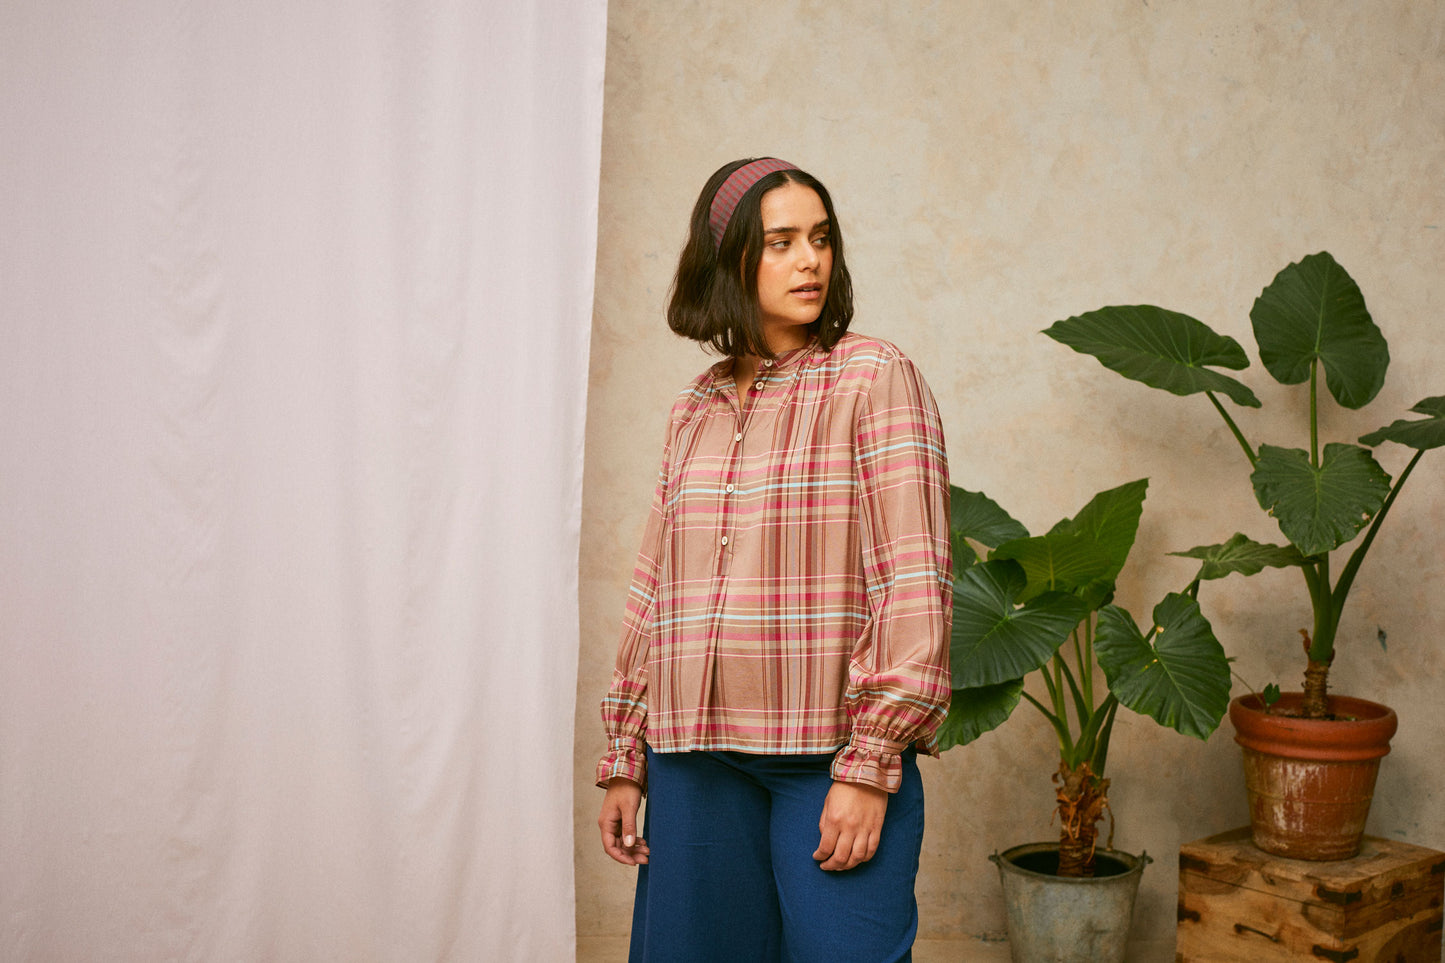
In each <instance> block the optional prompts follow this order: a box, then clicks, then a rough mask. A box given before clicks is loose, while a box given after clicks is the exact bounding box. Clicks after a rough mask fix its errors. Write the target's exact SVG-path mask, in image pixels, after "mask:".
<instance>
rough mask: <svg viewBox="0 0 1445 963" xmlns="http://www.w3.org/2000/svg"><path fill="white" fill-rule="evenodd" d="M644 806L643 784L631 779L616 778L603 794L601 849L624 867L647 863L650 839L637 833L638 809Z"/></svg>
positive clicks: (599, 821) (599, 825)
mask: <svg viewBox="0 0 1445 963" xmlns="http://www.w3.org/2000/svg"><path fill="white" fill-rule="evenodd" d="M641 805H642V787H641V786H639V785H638V784H637V783H635V782H633V781H632V780H631V779H613V780H612V781H611V782H609V783H608V784H607V795H606V796H604V797H602V815H600V816H598V817H597V826H598V828H599V829H601V830H602V848H603V849H604V850H606V852H607V855H608V856H611V857H612V858H613V859H615V860H617V861H618V862H619V863H621V864H622V865H624V866H636V865H637V864H639V863H645V862H647V840H645V839H642V838H640V837H638V835H637V810H638V808H639V807H641Z"/></svg>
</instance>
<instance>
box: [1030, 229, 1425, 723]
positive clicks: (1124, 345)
mask: <svg viewBox="0 0 1445 963" xmlns="http://www.w3.org/2000/svg"><path fill="white" fill-rule="evenodd" d="M1249 317H1250V322H1251V324H1252V325H1253V328H1254V337H1255V341H1256V342H1257V343H1258V346H1259V358H1260V361H1261V362H1262V363H1263V364H1264V368H1265V370H1266V371H1268V372H1269V374H1270V375H1271V376H1272V377H1273V378H1274V379H1275V380H1276V381H1278V382H1280V383H1281V384H1284V385H1307V386H1308V387H1307V388H1306V389H1305V391H1304V393H1303V401H1305V402H1307V404H1308V424H1309V439H1308V447H1307V448H1284V447H1278V446H1275V445H1268V444H1261V445H1260V446H1259V447H1258V448H1256V447H1255V446H1253V445H1252V444H1250V442H1249V441H1248V440H1246V438H1245V436H1244V433H1243V432H1242V431H1241V430H1240V427H1239V425H1238V424H1237V423H1236V421H1235V419H1234V418H1233V417H1232V416H1231V415H1230V413H1229V410H1228V409H1227V408H1226V407H1225V405H1224V403H1223V401H1222V400H1221V398H1227V399H1229V401H1231V402H1233V403H1234V404H1236V405H1240V406H1243V407H1247V408H1259V407H1261V403H1260V401H1259V399H1258V398H1257V397H1256V396H1255V394H1254V392H1253V391H1251V390H1250V389H1249V388H1248V387H1247V386H1245V385H1244V384H1243V383H1242V382H1240V381H1237V380H1236V379H1234V378H1231V377H1230V376H1228V375H1226V374H1222V373H1220V372H1219V371H1216V370H1213V369H1215V368H1225V369H1229V370H1235V371H1237V370H1241V369H1244V368H1247V367H1248V366H1249V359H1248V358H1247V357H1246V356H1245V353H1244V350H1243V349H1242V348H1241V347H1240V346H1239V343H1238V342H1236V341H1235V340H1234V339H1233V338H1230V337H1226V336H1224V335H1220V334H1217V333H1216V332H1215V331H1213V330H1212V329H1211V328H1209V327H1208V326H1207V325H1205V324H1203V323H1202V322H1200V321H1197V320H1195V319H1194V318H1192V317H1189V316H1188V315H1185V314H1180V313H1178V312H1176V311H1169V310H1166V309H1164V308H1159V307H1154V306H1152V305H1136V306H1127V307H1105V308H1100V309H1099V310H1097V311H1091V312H1089V313H1087V314H1081V315H1078V316H1076V317H1072V318H1068V319H1067V320H1064V321H1059V322H1057V323H1055V324H1054V325H1053V326H1052V327H1050V328H1049V329H1048V330H1047V331H1045V332H1044V333H1045V334H1047V335H1048V336H1049V337H1051V338H1053V339H1054V340H1055V341H1058V342H1060V343H1061V344H1065V345H1067V346H1069V347H1070V348H1073V349H1074V350H1075V351H1079V352H1081V353H1083V354H1089V355H1093V356H1094V357H1095V358H1097V359H1098V360H1099V361H1100V363H1102V364H1103V365H1104V366H1105V367H1106V368H1109V369H1111V370H1113V371H1116V372H1118V373H1119V374H1121V375H1123V376H1124V377H1126V378H1130V379H1133V380H1135V381H1140V382H1143V383H1144V384H1146V385H1149V386H1150V387H1153V388H1160V389H1162V390H1164V391H1168V392H1171V393H1172V394H1176V395H1193V394H1202V395H1204V396H1205V398H1207V399H1208V400H1209V403H1210V404H1211V405H1212V406H1213V407H1214V409H1215V410H1216V411H1217V412H1218V413H1219V415H1220V417H1222V418H1223V419H1224V423H1225V424H1226V425H1227V426H1228V427H1229V430H1230V432H1231V433H1232V434H1233V435H1234V438H1235V440H1236V441H1237V442H1238V443H1239V447H1240V448H1241V449H1242V450H1243V451H1244V456H1245V458H1247V459H1248V460H1249V465H1250V468H1251V474H1250V476H1249V477H1250V481H1251V482H1252V484H1253V486H1254V494H1255V498H1256V499H1257V501H1258V502H1259V505H1260V507H1261V508H1262V509H1263V510H1264V511H1265V512H1266V513H1268V514H1269V515H1270V516H1272V517H1273V518H1274V519H1275V520H1276V521H1277V522H1278V523H1279V528H1280V531H1281V532H1282V533H1283V534H1284V537H1285V538H1286V539H1287V540H1288V544H1286V545H1274V544H1261V543H1259V542H1255V541H1253V540H1252V539H1250V538H1248V537H1246V536H1245V535H1243V534H1239V533H1236V534H1235V535H1234V536H1233V537H1232V538H1230V539H1229V540H1228V541H1226V542H1223V543H1221V544H1217V545H1206V546H1200V547H1198V548H1193V549H1190V550H1189V551H1187V552H1176V553H1174V554H1177V555H1186V556H1190V557H1193V558H1198V559H1200V560H1201V561H1202V567H1201V569H1200V571H1199V575H1198V577H1197V578H1196V582H1195V587H1196V592H1195V594H1197V585H1198V581H1199V580H1203V579H1215V578H1223V577H1224V576H1226V575H1229V574H1231V573H1234V572H1239V573H1241V574H1244V575H1252V574H1254V573H1256V572H1258V571H1260V570H1261V569H1263V568H1264V567H1266V566H1271V567H1289V566H1294V567H1297V568H1299V570H1300V571H1301V573H1302V574H1303V576H1304V581H1305V586H1306V587H1307V589H1308V590H1309V597H1310V601H1311V604H1312V606H1313V609H1314V627H1313V631H1312V632H1309V631H1306V630H1301V632H1302V634H1303V635H1304V636H1305V642H1304V645H1305V650H1306V652H1307V653H1308V657H1307V663H1308V664H1307V667H1306V670H1305V679H1304V704H1303V710H1302V714H1303V715H1304V716H1306V717H1308V718H1327V717H1328V716H1329V708H1328V700H1327V698H1326V690H1327V688H1328V675H1329V668H1330V664H1331V662H1332V661H1333V660H1334V656H1335V641H1336V634H1337V632H1338V630H1339V625H1340V613H1341V611H1342V610H1343V609H1344V605H1345V599H1346V597H1347V596H1348V595H1349V591H1350V587H1351V586H1352V585H1353V584H1354V581H1355V576H1356V575H1357V574H1358V573H1359V569H1360V563H1361V562H1362V561H1364V558H1365V553H1366V552H1368V551H1369V549H1370V546H1371V545H1372V544H1373V543H1374V540H1375V535H1376V534H1377V533H1378V532H1379V530H1380V525H1381V523H1383V522H1384V520H1385V516H1386V515H1388V514H1389V512H1390V507H1391V506H1392V505H1393V504H1394V502H1395V498H1396V496H1397V495H1399V493H1400V489H1401V488H1402V487H1403V486H1404V484H1405V480H1406V479H1407V478H1409V477H1410V473H1411V472H1412V471H1414V470H1415V466H1416V465H1417V464H1418V463H1419V461H1420V458H1421V456H1422V455H1423V454H1424V453H1425V452H1426V451H1427V450H1429V449H1431V448H1438V447H1440V446H1441V445H1445V396H1436V397H1431V398H1426V399H1425V400H1424V401H1421V402H1420V403H1419V404H1417V405H1415V407H1414V408H1412V409H1411V411H1413V412H1414V413H1415V414H1417V415H1420V416H1422V417H1420V418H1416V419H1402V420H1398V421H1395V422H1394V423H1392V424H1390V425H1387V426H1386V427H1384V428H1380V429H1379V430H1377V431H1373V432H1370V433H1369V434H1367V435H1364V436H1362V437H1361V438H1360V439H1359V443H1358V444H1348V443H1342V442H1332V443H1328V444H1325V445H1324V447H1323V448H1321V444H1320V435H1319V421H1320V418H1319V406H1320V395H1321V391H1320V387H1321V385H1320V381H1321V379H1323V381H1324V387H1325V389H1327V391H1328V393H1329V395H1330V396H1331V397H1333V398H1334V400H1335V401H1336V402H1337V403H1338V404H1339V405H1341V406H1343V407H1345V408H1351V409H1354V408H1361V407H1363V406H1364V405H1366V404H1368V403H1369V402H1370V401H1371V400H1372V399H1373V398H1374V397H1375V396H1376V395H1377V394H1378V393H1379V391H1380V388H1381V386H1382V385H1383V384H1384V382H1385V371H1386V369H1387V368H1388V367H1389V363H1390V352H1389V348H1388V346H1387V345H1386V342H1385V337H1384V335H1383V334H1381V333H1380V329H1379V328H1378V327H1376V325H1375V322H1374V321H1373V320H1372V319H1371V317H1370V313H1369V311H1367V310H1366V308H1365V299H1364V297H1363V296H1362V295H1361V293H1360V289H1359V287H1358V286H1357V285H1356V284H1355V282H1354V281H1353V280H1352V279H1351V278H1350V276H1349V274H1347V273H1346V272H1345V270H1344V268H1342V267H1340V265H1339V264H1338V263H1337V262H1336V261H1335V259H1334V258H1333V257H1331V256H1330V255H1329V254H1328V253H1323V252H1322V253H1319V254H1313V255H1310V256H1309V257H1306V258H1303V259H1302V260H1300V261H1299V262H1298V263H1296V264H1291V265H1289V266H1288V267H1286V268H1285V269H1284V270H1282V271H1280V272H1279V274H1278V275H1277V276H1276V277H1275V279H1274V280H1273V281H1272V282H1271V283H1270V284H1269V286H1268V287H1266V288H1265V289H1264V291H1263V292H1262V293H1261V294H1260V296H1259V297H1258V298H1257V299H1256V300H1255V302H1254V307H1253V308H1252V309H1251V311H1250V313H1249ZM1386 441H1392V442H1395V443H1397V444H1401V445H1404V446H1406V447H1408V448H1413V449H1414V450H1415V452H1414V455H1413V457H1411V459H1410V461H1409V464H1407V465H1406V466H1405V468H1404V470H1403V471H1401V472H1400V476H1399V477H1398V478H1396V479H1394V480H1393V481H1392V480H1391V478H1390V475H1389V474H1388V473H1387V472H1386V471H1385V470H1384V469H1383V468H1381V467H1380V464H1379V462H1377V461H1376V460H1375V457H1374V454H1373V453H1372V451H1371V448H1373V447H1374V446H1377V445H1380V444H1382V443H1383V442H1386ZM1367 446H1368V447H1367ZM1362 531H1363V532H1364V538H1363V539H1362V540H1361V541H1360V543H1359V545H1358V546H1356V547H1355V549H1354V551H1353V552H1351V553H1350V555H1349V557H1348V558H1347V559H1346V560H1345V562H1344V565H1343V566H1342V567H1340V568H1339V569H1338V570H1337V571H1338V575H1337V576H1333V578H1334V581H1333V583H1332V582H1331V579H1332V571H1335V570H1334V569H1333V558H1332V553H1333V552H1334V551H1335V550H1336V549H1338V548H1340V547H1342V546H1344V545H1346V544H1348V543H1349V542H1351V541H1353V540H1354V539H1355V538H1356V537H1357V536H1358V535H1359V534H1360V533H1361V532H1362ZM1270 688H1271V689H1272V690H1273V691H1274V692H1275V693H1277V691H1278V690H1277V688H1276V687H1273V686H1271V687H1270Z"/></svg>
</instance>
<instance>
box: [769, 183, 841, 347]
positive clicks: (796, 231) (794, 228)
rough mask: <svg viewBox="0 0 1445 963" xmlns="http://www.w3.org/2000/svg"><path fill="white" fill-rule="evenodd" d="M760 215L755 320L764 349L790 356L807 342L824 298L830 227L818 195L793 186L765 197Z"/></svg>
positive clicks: (830, 264) (830, 251)
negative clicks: (809, 327)
mask: <svg viewBox="0 0 1445 963" xmlns="http://www.w3.org/2000/svg"><path fill="white" fill-rule="evenodd" d="M761 213H762V219H763V257H762V260H761V261H760V262H759V263H758V315H759V320H760V321H761V323H762V328H763V337H764V338H766V339H767V342H768V347H769V348H771V349H772V350H773V351H775V352H781V351H788V350H791V349H793V348H800V347H802V346H803V345H805V344H807V343H808V330H807V326H808V325H810V324H812V323H813V322H814V321H816V320H818V315H819V314H820V313H821V312H822V310H823V304H824V302H825V301H827V299H828V277H829V275H831V274H832V271H833V245H832V225H830V224H829V223H828V212H827V210H826V209H825V208H824V207H823V201H822V199H821V198H819V197H818V194H817V192H816V191H814V190H813V189H812V188H811V187H805V186H803V185H802V184H796V183H793V182H792V181H789V182H788V183H786V184H784V185H782V186H781V187H775V188H773V189H772V190H770V191H768V192H767V193H766V194H764V195H763V200H762V210H761Z"/></svg>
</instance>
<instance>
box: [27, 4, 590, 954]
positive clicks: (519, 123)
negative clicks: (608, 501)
mask: <svg viewBox="0 0 1445 963" xmlns="http://www.w3.org/2000/svg"><path fill="white" fill-rule="evenodd" d="M605 33H606V5H605V0H573V2H560V0H558V2H532V3H508V4H500V3H480V4H478V3H467V2H454V3H446V2H428V0H422V2H419V3H415V4H397V3H385V2H380V0H360V2H354V3H315V2H300V3H298V2H296V0H251V2H248V3H229V4H197V3H193V2H185V0H155V2H141V3H127V4H115V3H104V2H100V0H94V2H81V0H10V2H7V3H6V4H4V6H3V9H0V130H3V131H4V134H3V135H0V959H4V960H6V961H30V960H34V961H47V963H49V961H94V960H136V961H156V960H202V961H212V960H296V961H315V960H345V961H360V960H386V961H405V963H416V961H424V960H547V961H551V960H563V959H570V958H572V956H573V943H574V939H573V935H574V934H573V929H574V924H573V896H572V789H571V781H572V778H571V772H572V734H571V726H572V719H573V691H574V684H575V677H576V652H577V611H576V555H577V542H578V531H579V514H580V502H581V496H580V485H581V478H582V438H583V434H582V433H583V418H584V404H585V387H586V382H587V348H588V330H589V322H590V314H591V300H592V276H593V258H594V244H595V236H596V224H595V222H596V202H597V183H598V164H599V154H600V140H601V116H602V74H603V57H604V50H605Z"/></svg>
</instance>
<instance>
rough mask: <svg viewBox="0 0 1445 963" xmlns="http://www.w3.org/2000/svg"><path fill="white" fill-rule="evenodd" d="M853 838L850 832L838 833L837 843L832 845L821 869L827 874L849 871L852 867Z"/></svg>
mask: <svg viewBox="0 0 1445 963" xmlns="http://www.w3.org/2000/svg"><path fill="white" fill-rule="evenodd" d="M853 838H854V836H853V833H852V832H851V831H848V830H844V831H843V832H841V833H839V834H838V836H837V842H836V843H835V844H834V846H833V849H832V850H831V853H830V855H829V856H828V859H827V860H826V861H824V863H823V866H822V868H823V869H826V870H828V871H829V872H836V871H838V870H843V869H850V868H851V867H852V865H853V864H852V862H851V860H852V856H853Z"/></svg>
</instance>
